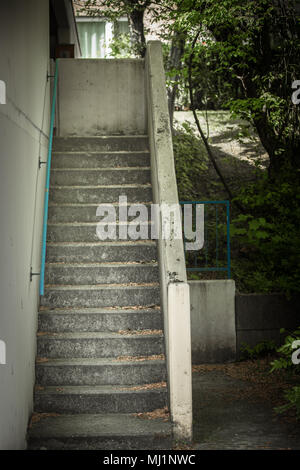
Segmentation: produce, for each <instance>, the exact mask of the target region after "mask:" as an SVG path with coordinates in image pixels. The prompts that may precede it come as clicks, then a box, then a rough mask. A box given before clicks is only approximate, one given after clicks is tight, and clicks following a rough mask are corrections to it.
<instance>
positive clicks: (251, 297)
mask: <svg viewBox="0 0 300 470" xmlns="http://www.w3.org/2000/svg"><path fill="white" fill-rule="evenodd" d="M299 303H300V296H294V297H292V298H291V299H290V300H288V299H287V298H286V297H284V296H283V295H279V294H269V295H266V294H238V295H237V296H236V298H235V314H236V330H237V355H238V357H239V355H240V354H239V351H240V348H241V345H242V343H246V344H248V345H249V346H251V347H253V346H255V345H256V344H257V343H259V342H261V341H264V340H273V341H275V343H277V344H279V343H280V332H279V331H280V328H286V329H288V330H290V329H291V330H292V329H295V328H296V327H298V326H299V325H300V315H299Z"/></svg>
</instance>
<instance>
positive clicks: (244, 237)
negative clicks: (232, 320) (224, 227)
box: [231, 174, 300, 295]
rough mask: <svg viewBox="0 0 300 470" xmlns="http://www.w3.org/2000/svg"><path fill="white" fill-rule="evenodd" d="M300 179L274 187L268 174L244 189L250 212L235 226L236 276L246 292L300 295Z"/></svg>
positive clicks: (236, 220) (243, 199)
mask: <svg viewBox="0 0 300 470" xmlns="http://www.w3.org/2000/svg"><path fill="white" fill-rule="evenodd" d="M299 189H300V188H299V182H298V180H297V176H296V177H294V176H293V175H292V174H290V178H289V179H288V178H284V179H283V180H282V181H277V182H276V183H273V182H272V181H269V180H268V179H267V177H266V176H263V177H261V178H260V180H259V181H258V182H255V183H251V184H250V185H248V186H246V187H244V188H243V189H242V190H241V192H240V194H239V196H238V200H239V201H240V202H241V204H242V205H243V206H244V207H245V208H246V213H245V214H241V215H238V216H237V217H235V218H234V219H233V220H232V223H231V239H232V244H233V247H235V248H236V249H237V250H238V252H239V256H238V257H236V259H234V260H233V272H234V274H235V277H237V278H238V280H239V289H240V290H243V291H246V292H284V293H286V294H287V295H290V294H291V293H293V292H299V291H300V237H299V227H300V204H299V202H300V191H299Z"/></svg>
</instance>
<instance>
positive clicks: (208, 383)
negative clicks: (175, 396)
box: [193, 366, 300, 450]
mask: <svg viewBox="0 0 300 470" xmlns="http://www.w3.org/2000/svg"><path fill="white" fill-rule="evenodd" d="M217 367H218V366H217ZM225 367H226V366H225ZM233 367H234V366H233ZM258 386H262V387H264V388H265V392H266V393H265V394H263V393H262V394H261V395H260V393H259V392H258V390H259V389H258V388H257V387H258ZM253 387H254V388H253ZM269 389H270V390H271V393H273V395H274V394H275V393H274V392H272V387H271V388H270V387H269V385H266V386H264V384H258V385H257V384H256V385H254V383H253V382H248V381H247V380H239V379H237V378H235V377H232V376H230V375H228V373H226V368H224V370H222V367H221V368H220V369H219V370H218V369H217V370H214V369H213V370H205V366H204V370H201V371H200V372H194V373H193V407H194V442H195V443H196V444H194V446H193V448H194V449H199V450H204V449H207V450H217V449H218V450H225V449H226V450H227V449H236V450H241V449H252V450H262V449H272V450H275V449H277V450H279V449H293V450H299V449H300V422H296V420H295V419H294V418H293V417H291V416H290V417H285V418H283V417H282V416H278V415H277V414H275V412H274V411H273V403H272V400H271V397H270V400H268V390H269Z"/></svg>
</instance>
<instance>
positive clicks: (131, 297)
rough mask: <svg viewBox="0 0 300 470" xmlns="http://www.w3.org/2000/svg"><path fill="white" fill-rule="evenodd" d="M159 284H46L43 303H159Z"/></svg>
mask: <svg viewBox="0 0 300 470" xmlns="http://www.w3.org/2000/svg"><path fill="white" fill-rule="evenodd" d="M158 302H159V286H158V285H157V284H153V285H150V286H148V285H146V286H145V285H143V284H141V285H133V286H132V285H130V284H128V285H124V284H122V285H118V284H108V285H106V284H104V285H103V284H102V285H97V286H93V285H90V286H46V288H45V295H44V296H43V297H42V300H41V305H42V306H46V307H62V308H63V307H75V308H76V307H115V306H118V307H127V306H134V305H138V306H142V305H145V306H147V305H157V303H158Z"/></svg>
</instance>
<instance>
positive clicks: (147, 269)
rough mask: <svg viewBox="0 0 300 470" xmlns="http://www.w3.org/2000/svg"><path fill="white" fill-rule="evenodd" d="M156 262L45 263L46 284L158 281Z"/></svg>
mask: <svg viewBox="0 0 300 470" xmlns="http://www.w3.org/2000/svg"><path fill="white" fill-rule="evenodd" d="M158 281H159V274H158V266H157V263H147V264H138V263H136V264H134V263H127V264H122V263H87V264H84V263H47V264H46V270H45V283H46V284H56V285H57V284H64V285H65V284H72V285H80V284H85V285H87V284H111V283H114V282H115V283H118V284H122V283H130V282H135V283H143V282H147V283H149V282H158Z"/></svg>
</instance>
